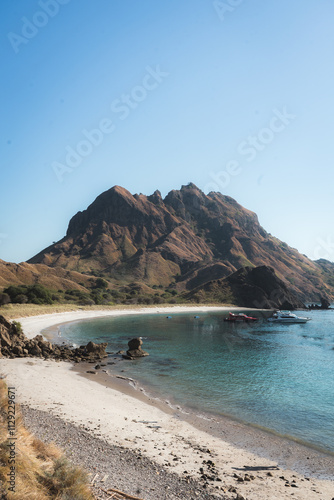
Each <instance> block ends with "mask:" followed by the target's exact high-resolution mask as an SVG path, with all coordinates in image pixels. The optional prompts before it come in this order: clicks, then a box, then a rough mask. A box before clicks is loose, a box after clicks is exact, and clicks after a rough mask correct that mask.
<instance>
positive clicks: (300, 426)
mask: <svg viewBox="0 0 334 500" xmlns="http://www.w3.org/2000/svg"><path fill="white" fill-rule="evenodd" d="M198 314H199V318H198V319H196V318H195V317H194V313H192V314H190V313H187V314H184V313H183V314H173V315H172V318H171V319H167V317H166V315H165V314H163V315H162V314H158V313H154V314H147V315H135V316H123V317H114V318H99V319H95V320H89V321H83V322H80V323H72V324H68V325H64V326H63V327H62V335H63V338H64V337H65V338H66V339H68V340H69V341H70V342H71V343H75V344H79V345H81V344H85V343H87V342H88V341H89V340H93V341H96V342H106V341H107V342H108V343H109V348H108V349H109V350H111V351H113V352H117V351H118V350H120V349H121V350H126V349H127V342H128V340H129V339H131V338H133V337H138V336H141V337H142V338H143V348H144V349H145V350H146V351H147V352H149V354H150V356H149V357H146V358H141V359H139V360H136V361H126V360H124V361H122V363H119V364H117V365H115V367H116V369H117V370H118V371H119V370H124V372H123V375H125V376H129V377H132V378H135V379H137V380H138V381H139V382H141V383H142V384H143V385H145V386H147V387H148V388H149V389H150V390H151V391H152V392H153V393H154V394H158V395H160V396H161V397H162V398H163V399H170V400H172V401H173V402H175V403H176V404H179V405H180V406H186V407H188V408H191V409H194V410H195V411H197V412H200V411H202V412H209V413H214V414H216V415H217V414H220V415H229V416H232V417H235V418H238V419H241V420H242V421H244V422H247V423H250V424H255V425H259V426H261V427H264V428H267V429H269V430H273V431H275V432H276V433H279V434H281V435H288V436H291V437H293V438H295V439H297V440H300V441H302V442H304V443H306V444H310V445H313V446H317V447H320V448H321V449H323V450H327V451H331V452H334V383H333V382H334V311H310V312H307V313H302V314H301V315H302V316H305V315H307V316H310V317H312V321H310V322H308V323H306V324H299V325H277V324H276V325H273V324H270V323H268V322H267V321H264V320H260V321H259V322H258V323H256V324H238V325H236V324H229V323H226V322H224V321H223V317H224V316H226V313H225V314H222V313H198Z"/></svg>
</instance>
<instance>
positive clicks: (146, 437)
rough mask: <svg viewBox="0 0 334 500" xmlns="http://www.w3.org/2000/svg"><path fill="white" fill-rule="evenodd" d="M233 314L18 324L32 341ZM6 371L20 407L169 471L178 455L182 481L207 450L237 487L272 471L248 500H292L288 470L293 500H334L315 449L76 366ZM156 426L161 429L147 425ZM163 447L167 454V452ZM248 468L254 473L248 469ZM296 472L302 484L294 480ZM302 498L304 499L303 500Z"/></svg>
mask: <svg viewBox="0 0 334 500" xmlns="http://www.w3.org/2000/svg"><path fill="white" fill-rule="evenodd" d="M231 309H232V308H231V307H228V308H226V307H225V308H221V307H190V308H189V307H171V308H162V307H160V308H159V307H157V308H142V309H140V310H138V309H137V310H136V309H135V310H131V311H130V310H113V311H106V310H101V311H96V310H94V311H77V312H70V313H57V314H52V315H50V314H49V315H46V316H42V315H41V316H36V317H29V318H18V320H19V321H21V323H22V326H23V329H24V331H25V333H26V335H27V336H30V337H33V336H35V335H36V334H38V333H40V331H41V330H44V329H45V328H48V327H51V326H55V325H57V324H62V323H65V322H70V321H77V320H82V319H89V318H96V317H102V316H115V315H130V314H145V313H149V314H152V312H154V311H156V312H159V313H170V312H174V313H176V312H195V311H196V312H201V311H202V312H203V311H207V310H220V311H221V310H224V311H227V310H231ZM235 309H239V310H240V309H241V308H235ZM242 309H243V308H242ZM243 310H244V309H243ZM1 363H2V367H3V368H2V370H3V369H4V368H5V371H6V372H7V374H8V378H9V381H10V382H11V384H13V383H14V384H15V385H16V386H17V390H18V396H19V399H20V400H21V402H22V403H24V404H27V405H29V406H31V407H32V408H37V409H43V410H46V411H48V412H49V413H51V414H54V415H55V414H58V415H59V416H60V417H61V418H63V419H64V420H67V421H71V422H73V423H74V424H75V425H81V424H83V423H84V424H85V425H86V426H87V427H88V428H89V429H90V432H92V433H93V434H94V432H95V430H94V429H96V428H98V429H99V431H100V432H101V433H102V436H103V438H105V439H106V440H107V441H108V442H110V443H112V444H119V445H122V446H125V447H128V448H130V449H138V447H139V449H141V450H142V451H143V453H146V454H147V456H148V457H150V458H152V459H153V460H155V461H157V462H158V463H160V464H161V465H165V464H166V461H167V460H168V459H170V455H171V454H176V455H178V456H180V457H181V458H180V461H176V462H175V464H173V468H174V471H175V472H177V473H179V474H182V473H183V470H184V469H185V468H186V469H187V470H188V471H189V473H190V474H192V475H193V477H197V478H198V468H199V466H197V465H196V464H197V463H198V453H201V452H200V451H198V450H203V449H204V448H208V449H210V450H212V453H213V456H214V461H215V463H216V465H217V468H219V470H220V472H221V474H222V475H223V476H224V477H225V478H228V480H229V481H230V482H231V483H232V484H233V481H234V482H235V479H234V480H233V479H232V478H233V474H235V473H237V474H239V473H240V471H245V470H252V469H254V470H255V469H259V470H260V469H261V470H263V471H267V470H268V471H272V475H270V476H269V475H268V476H266V474H267V473H266V472H264V473H263V475H264V477H262V478H261V479H260V480H259V481H260V483H259V484H257V483H256V484H255V481H254V482H251V483H242V484H241V485H240V489H239V487H238V491H240V493H241V494H243V495H246V496H247V498H249V499H252V498H254V499H255V498H257V499H268V498H277V494H278V492H280V493H279V497H280V498H289V497H290V495H291V493H289V495H288V494H287V491H289V490H288V488H286V487H284V486H285V484H284V481H283V480H282V479H281V476H282V470H280V471H278V469H277V466H278V467H280V468H282V467H284V469H285V470H284V476H285V478H287V477H290V479H291V481H292V477H298V481H297V479H296V481H297V482H298V487H299V490H294V492H295V498H301V499H302V498H310V499H313V498H317V499H320V498H322V499H323V498H329V499H330V498H332V497H331V496H330V492H331V491H332V488H333V483H332V481H330V480H321V479H316V478H319V477H322V478H324V477H327V478H328V477H330V478H331V479H332V470H333V458H332V457H331V456H328V455H325V454H322V453H320V452H317V451H315V450H313V449H312V448H308V447H305V446H303V445H301V444H298V443H295V442H294V441H291V440H289V439H285V438H283V437H281V436H275V435H274V434H271V433H269V432H266V431H265V430H263V429H256V428H255V427H251V426H249V425H247V424H245V423H239V422H238V421H236V420H233V419H230V418H228V417H221V418H219V419H218V418H217V419H215V418H211V417H210V420H206V419H203V418H202V419H201V418H198V417H197V418H196V416H194V415H193V414H190V416H189V415H185V414H184V413H182V412H181V411H180V410H181V408H180V409H178V408H170V407H168V405H167V404H166V403H164V402H163V401H157V400H155V399H153V398H152V397H150V395H149V394H148V395H145V394H144V393H143V391H138V390H137V391H136V390H135V389H134V388H132V387H131V386H130V385H129V384H128V382H126V381H124V380H119V379H115V378H113V377H110V376H108V380H107V379H106V376H105V374H102V373H101V374H98V375H87V374H86V373H82V372H83V371H85V370H84V367H83V366H82V367H79V366H78V365H76V366H74V367H72V368H71V365H69V364H68V363H56V362H53V361H44V360H40V359H32V358H29V359H28V360H27V359H18V358H17V359H14V360H1ZM79 372H80V373H79ZM103 375H104V377H103ZM87 396H88V398H87ZM151 421H154V422H157V424H153V425H149V422H151ZM163 443H165V446H162V444H163ZM307 457H308V458H307ZM196 459H197V460H196ZM182 462H183V464H182ZM185 463H186V464H187V465H186V466H185V465H184V464H185ZM245 464H247V467H248V469H245ZM276 470H277V473H276V472H275V471H276ZM297 470H298V473H297V474H299V476H296V474H295V473H296V471H297ZM238 471H239V472H238ZM300 474H301V475H300ZM305 474H306V475H307V476H309V477H312V479H311V481H306V480H305V478H304V477H303V476H304V475H305ZM311 483H312V484H311ZM238 486H239V485H238ZM311 486H312V489H311ZM315 490H316V491H315ZM290 491H291V490H290ZM297 491H298V493H300V494H302V495H304V496H300V497H299V496H298V495H297V494H296V492H297ZM302 491H304V493H302ZM320 491H321V494H320ZM269 492H271V494H272V496H271V494H269ZM254 495H255V496H254ZM319 495H320V496H319ZM324 495H325V496H324Z"/></svg>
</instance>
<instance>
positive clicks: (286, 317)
mask: <svg viewBox="0 0 334 500" xmlns="http://www.w3.org/2000/svg"><path fill="white" fill-rule="evenodd" d="M310 319H311V318H302V317H300V316H297V315H296V314H293V313H292V312H290V311H276V312H275V313H274V314H273V315H272V317H271V318H268V321H271V322H272V323H306V322H307V321H310Z"/></svg>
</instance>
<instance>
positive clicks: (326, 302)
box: [308, 297, 331, 310]
mask: <svg viewBox="0 0 334 500" xmlns="http://www.w3.org/2000/svg"><path fill="white" fill-rule="evenodd" d="M320 302H321V305H320V306H319V305H318V304H311V305H309V306H308V309H315V310H319V309H322V310H326V309H330V305H331V303H330V302H329V300H328V299H326V298H325V297H321V298H320Z"/></svg>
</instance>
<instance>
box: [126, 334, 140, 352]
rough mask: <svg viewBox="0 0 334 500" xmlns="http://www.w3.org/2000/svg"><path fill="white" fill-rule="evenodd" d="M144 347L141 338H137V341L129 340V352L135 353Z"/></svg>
mask: <svg viewBox="0 0 334 500" xmlns="http://www.w3.org/2000/svg"><path fill="white" fill-rule="evenodd" d="M142 345H143V341H142V339H141V338H140V337H137V338H136V339H132V340H129V342H128V346H129V351H134V350H135V349H139V348H140V347H141V346H142Z"/></svg>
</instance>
